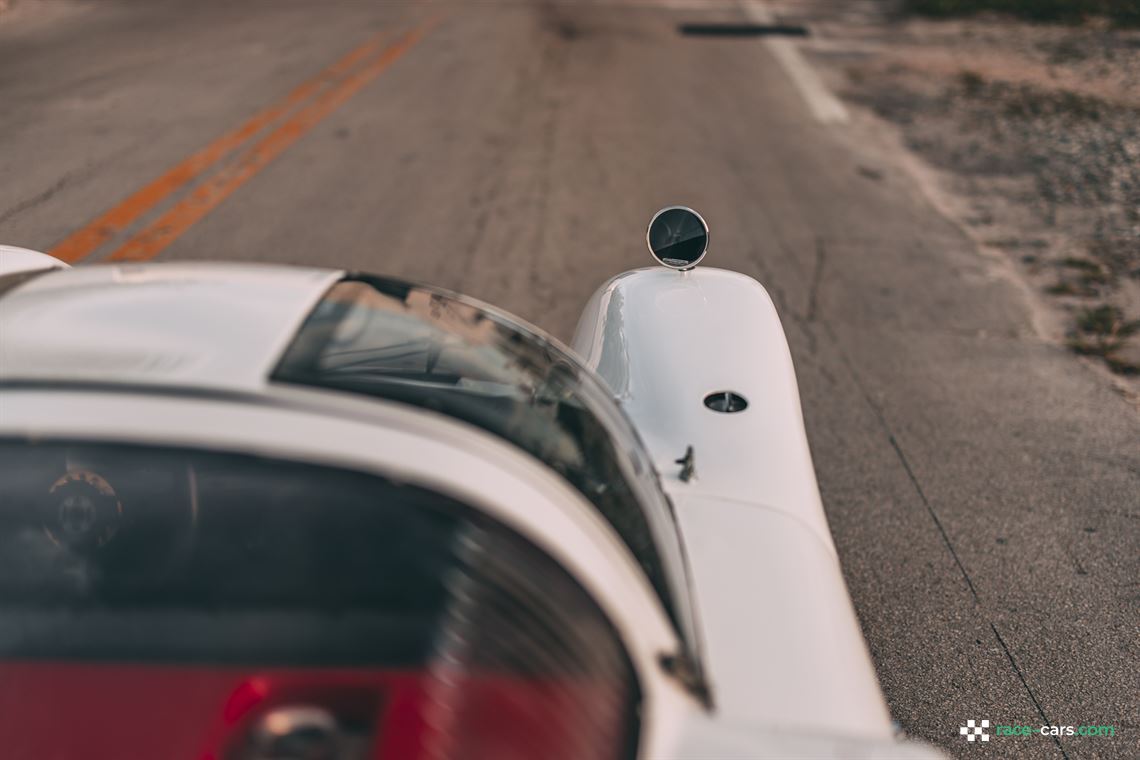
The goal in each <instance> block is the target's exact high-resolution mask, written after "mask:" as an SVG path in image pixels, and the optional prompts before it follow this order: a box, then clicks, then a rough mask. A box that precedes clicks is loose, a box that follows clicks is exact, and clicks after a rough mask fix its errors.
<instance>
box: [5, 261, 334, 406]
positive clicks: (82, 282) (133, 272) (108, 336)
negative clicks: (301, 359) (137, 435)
mask: <svg viewBox="0 0 1140 760" xmlns="http://www.w3.org/2000/svg"><path fill="white" fill-rule="evenodd" d="M341 276H342V273H341V272H339V271H333V270H322V269H305V268H300V267H287V266H268V265H263V266H258V265H236V264H161V265H146V264H128V265H121V266H91V267H81V268H75V269H60V270H54V271H51V272H46V273H44V274H42V275H39V276H37V277H34V278H32V279H30V280H27V281H25V282H23V283H22V284H20V285H19V286H17V287H15V288H13V289H11V290H10V291H8V292H7V293H5V294H4V295H3V296H0V380H45V381H67V382H101V383H102V382H109V383H115V384H134V385H163V386H183V387H195V388H210V389H225V390H236V391H256V390H258V389H260V388H262V387H264V385H265V382H266V378H267V376H268V374H269V373H270V371H271V369H272V367H273V365H274V363H275V362H276V360H277V359H278V358H279V357H280V354H281V353H282V352H283V351H284V349H285V347H286V346H287V345H288V343H289V340H290V338H291V337H292V336H293V334H294V333H295V332H296V329H297V327H298V325H299V324H300V323H301V322H302V321H303V320H304V318H305V316H306V315H307V314H308V313H309V311H310V310H311V309H312V308H313V305H314V304H315V303H316V302H317V300H318V299H319V298H320V296H321V295H322V294H323V293H324V292H325V291H326V290H327V289H328V288H329V287H330V286H331V285H332V284H333V283H334V282H335V281H336V280H337V279H338V278H340V277H341Z"/></svg>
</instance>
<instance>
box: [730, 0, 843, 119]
mask: <svg viewBox="0 0 1140 760" xmlns="http://www.w3.org/2000/svg"><path fill="white" fill-rule="evenodd" d="M740 5H741V8H742V9H743V11H744V14H745V15H746V16H748V18H749V20H751V21H753V22H754V23H757V24H772V23H775V20H776V17H775V16H774V15H772V11H771V10H769V8H768V6H767V5H766V4H765V3H764V2H762V0H740ZM764 44H765V45H767V46H768V49H769V50H770V51H771V52H772V55H773V57H775V59H776V60H777V61H779V62H780V65H781V66H783V67H784V71H785V72H786V73H787V75H788V78H789V79H791V80H792V82H793V83H794V84H795V85H796V87H797V88H798V89H799V91H800V95H802V96H803V99H804V100H805V101H806V102H807V105H808V108H809V109H811V112H812V115H813V116H815V118H816V121H819V122H820V123H822V124H846V123H847V122H848V121H850V119H851V116H850V114H848V113H847V108H846V107H844V105H843V104H842V103H840V102H839V98H837V97H835V96H834V95H832V94H831V91H830V90H828V89H827V86H826V85H825V84H824V83H823V80H821V79H820V78H819V74H817V73H815V69H813V68H812V67H811V64H809V63H808V62H807V61H805V60H804V57H803V55H801V54H800V51H799V48H797V47H796V46H795V44H794V43H793V42H792V41H791V40H789V39H785V38H783V37H766V38H765V39H764Z"/></svg>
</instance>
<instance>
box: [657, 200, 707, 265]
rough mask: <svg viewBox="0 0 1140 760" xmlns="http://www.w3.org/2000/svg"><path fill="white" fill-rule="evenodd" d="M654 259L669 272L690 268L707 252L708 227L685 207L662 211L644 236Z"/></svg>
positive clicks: (699, 216) (699, 217)
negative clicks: (669, 270)
mask: <svg viewBox="0 0 1140 760" xmlns="http://www.w3.org/2000/svg"><path fill="white" fill-rule="evenodd" d="M645 239H646V241H647V242H648V243H649V251H650V253H652V254H653V258H655V259H657V261H659V262H661V263H662V264H664V265H665V266H667V267H669V268H670V269H680V270H682V271H683V270H685V269H692V268H693V267H695V266H696V265H697V264H699V263H700V261H701V259H703V258H704V257H705V253H706V252H707V251H708V249H709V226H708V225H707V224H705V220H704V219H702V218H701V215H700V214H698V213H697V212H696V211H693V210H692V209H691V208H686V207H685V206H670V207H669V208H663V209H661V210H660V211H658V212H657V214H656V215H655V216H654V217H653V221H651V222H650V223H649V232H648V233H647V234H646V236H645Z"/></svg>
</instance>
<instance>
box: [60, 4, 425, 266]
mask: <svg viewBox="0 0 1140 760" xmlns="http://www.w3.org/2000/svg"><path fill="white" fill-rule="evenodd" d="M437 23H438V20H432V21H429V22H428V23H426V24H424V25H423V26H420V27H418V28H416V29H414V30H412V31H411V32H408V33H407V34H405V35H403V36H402V37H400V38H399V39H397V40H396V41H395V42H394V43H392V44H391V45H389V46H387V47H383V45H382V43H383V38H385V37H387V35H386V34H383V35H378V36H377V37H374V38H372V39H370V40H369V41H367V42H365V43H364V44H363V45H361V46H360V47H358V48H356V49H354V50H352V51H351V52H349V53H348V54H347V55H345V56H344V57H343V58H341V59H340V60H339V61H337V62H336V63H334V64H333V65H331V66H329V67H328V68H326V69H324V70H323V71H321V72H320V73H318V74H317V75H316V76H314V77H312V78H311V79H309V80H308V81H306V82H304V83H302V84H301V85H300V86H298V87H297V88H296V89H294V90H293V91H292V92H290V93H289V94H288V95H286V96H285V97H284V98H282V99H281V100H279V101H277V102H276V103H273V104H271V105H269V106H267V107H266V108H264V109H263V110H261V111H260V112H258V113H257V114H255V115H254V116H253V117H252V118H250V119H249V120H248V121H247V122H245V123H244V124H242V125H241V126H240V127H238V128H237V129H235V130H234V131H232V132H229V133H227V134H225V135H222V136H221V137H219V138H218V139H216V140H214V141H213V142H212V143H210V144H209V145H207V146H205V147H204V148H202V149H201V150H199V151H198V152H196V153H194V154H193V155H191V156H189V157H188V158H186V159H185V160H183V161H182V162H181V163H179V164H177V165H176V166H173V167H171V168H170V169H169V170H168V171H167V172H166V173H165V174H163V175H162V176H161V177H159V178H158V179H156V180H154V181H153V182H151V183H150V184H148V185H146V186H145V187H143V188H142V189H140V190H138V191H137V192H135V193H134V194H132V195H131V196H129V197H128V198H126V199H125V200H123V201H122V202H121V203H119V204H118V205H117V206H115V207H114V208H112V209H110V210H109V211H107V212H105V213H103V214H102V215H101V216H99V217H98V218H96V219H95V220H94V221H92V222H91V223H89V224H87V225H86V226H84V227H83V228H81V229H79V230H77V231H75V232H74V233H72V234H71V235H70V236H68V237H67V239H65V240H63V241H62V242H61V243H59V244H58V245H57V246H55V248H53V249H51V250H50V251H49V253H50V254H51V255H52V256H55V257H56V258H57V259H61V260H63V261H67V262H71V263H74V262H77V261H79V260H81V259H83V258H85V257H87V256H89V255H90V254H91V253H93V252H94V251H95V250H96V249H98V248H99V247H100V246H102V245H104V244H106V243H107V242H109V241H110V240H111V239H112V238H114V237H115V236H116V235H118V234H119V233H120V232H122V231H124V230H126V229H127V228H128V227H130V226H131V225H132V224H134V223H135V222H136V221H137V220H138V219H139V218H140V217H142V216H144V215H145V214H147V213H148V212H150V211H151V210H153V209H154V208H155V207H156V206H158V205H159V204H161V203H162V202H163V201H165V200H166V199H167V198H169V197H170V196H171V195H174V194H175V193H177V192H178V191H180V190H181V189H183V188H184V187H186V186H187V185H189V184H190V183H192V182H194V180H196V179H198V178H199V177H200V176H202V175H203V174H205V173H206V172H208V171H210V170H211V169H213V168H214V167H215V166H217V165H218V164H219V163H220V162H222V160H223V159H225V158H226V157H227V156H229V155H231V154H233V153H234V152H235V151H237V150H238V149H239V148H241V147H243V146H244V145H246V144H247V143H248V142H249V141H250V140H252V139H254V138H255V137H256V136H257V135H258V133H259V132H261V131H262V130H263V129H265V128H267V127H269V126H271V125H273V124H276V123H277V122H279V121H280V120H281V119H282V118H284V117H288V118H285V120H284V121H283V122H281V123H279V124H277V126H276V127H275V128H274V129H273V130H272V131H270V132H269V133H268V134H266V135H265V136H264V137H263V138H261V139H260V140H259V141H257V142H256V143H255V144H254V145H253V146H252V147H251V148H249V149H248V150H247V151H245V152H244V153H242V154H241V155H239V156H237V157H236V158H235V159H234V160H233V161H230V162H229V163H226V164H224V165H223V166H222V167H221V169H220V170H219V171H217V172H216V173H215V174H214V175H213V176H211V177H209V178H208V179H207V180H206V181H205V182H203V183H202V184H201V185H199V186H198V187H196V188H195V189H194V190H193V191H192V192H190V193H189V194H188V195H187V196H186V197H184V198H183V199H181V200H180V201H178V202H177V203H175V204H174V205H173V206H172V207H171V208H169V209H168V210H167V211H166V212H165V213H164V214H162V216H160V217H159V218H158V219H157V220H155V221H154V222H152V223H151V224H150V225H148V226H147V227H146V228H145V229H143V230H142V231H141V232H139V233H137V234H136V235H134V236H133V237H132V238H130V239H129V240H128V241H127V242H125V243H124V244H123V245H122V246H120V247H119V248H118V249H116V250H115V251H114V252H113V253H112V254H111V255H110V256H109V260H111V261H145V260H147V259H152V258H154V257H155V256H157V255H158V254H159V253H160V252H161V251H162V250H163V249H164V248H166V247H167V246H168V245H170V244H171V243H172V242H174V241H175V240H176V239H177V238H178V236H179V235H181V234H182V233H183V232H185V231H186V230H187V229H189V228H190V226H191V225H193V224H194V223H195V222H197V221H198V220H199V219H201V218H202V217H204V216H205V215H206V214H208V213H210V211H212V210H213V209H215V208H217V206H218V204H220V203H221V202H222V201H224V200H225V199H226V198H227V197H229V196H230V195H231V194H232V193H233V192H234V191H235V190H237V189H238V188H239V187H241V186H242V185H244V184H245V183H246V182H248V181H249V180H250V179H251V178H252V177H253V176H255V175H256V174H257V173H258V172H259V171H260V170H261V169H263V168H264V167H265V166H266V165H268V164H269V163H270V162H271V161H273V160H274V159H275V158H277V157H278V156H280V155H281V154H282V153H283V152H284V151H285V150H286V149H287V148H288V147H289V146H291V145H292V144H293V143H295V142H297V140H299V139H301V138H302V137H303V136H304V135H305V134H307V133H308V132H309V131H310V130H311V129H312V128H313V127H315V126H316V125H317V124H319V123H320V122H321V121H322V120H323V119H324V118H325V117H327V116H328V115H329V114H331V113H332V112H333V111H335V110H336V109H337V108H338V107H339V106H341V105H343V104H344V103H345V102H346V101H347V100H349V98H351V97H352V96H353V95H355V94H356V93H357V92H359V91H360V90H361V88H363V87H364V86H365V85H367V84H368V83H369V82H371V81H372V80H373V79H375V78H376V77H377V76H378V75H379V74H380V73H381V72H382V71H384V69H386V68H388V67H389V66H390V65H392V63H393V62H395V61H396V60H397V59H399V58H400V57H401V56H402V55H404V53H406V52H408V50H410V49H411V48H412V47H413V46H414V45H415V44H416V43H417V42H419V41H420V40H421V39H422V38H423V37H424V36H425V35H426V34H427V33H428V32H429V31H431V29H432V28H434V27H435V25H436V24H437ZM294 109H296V110H294Z"/></svg>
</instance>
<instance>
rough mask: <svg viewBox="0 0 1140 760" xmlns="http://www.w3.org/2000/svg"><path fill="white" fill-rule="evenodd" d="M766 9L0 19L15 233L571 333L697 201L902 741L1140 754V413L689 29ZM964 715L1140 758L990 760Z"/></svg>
mask: <svg viewBox="0 0 1140 760" xmlns="http://www.w3.org/2000/svg"><path fill="white" fill-rule="evenodd" d="M27 1H28V0H25V2H27ZM32 1H33V2H35V0H32ZM743 18H744V16H743V14H742V11H741V10H740V9H739V8H737V7H736V5H735V3H733V2H729V3H726V4H720V3H717V2H712V1H711V0H710V2H688V3H686V2H684V1H680V2H679V1H678V0H671V1H670V0H595V1H594V2H569V1H567V2H555V1H554V0H548V1H546V2H543V1H542V0H504V1H502V2H499V1H494V0H480V1H476V0H470V1H468V2H450V3H449V2H428V1H421V2H410V1H409V2H386V3H385V2H365V1H364V0H320V2H316V1H315V0H245V1H239V0H181V1H175V0H97V1H96V0H89V1H87V2H82V1H81V0H80V1H77V2H74V3H71V4H62V3H48V4H42V3H41V4H40V5H39V6H38V7H29V6H25V7H24V9H23V10H19V11H18V12H17V14H16V15H14V16H10V17H9V18H8V19H7V20H5V21H0V241H3V242H5V243H8V244H13V245H22V246H27V247H31V248H37V249H40V250H48V251H54V252H55V253H56V254H57V255H60V256H63V257H66V258H69V259H70V260H73V261H76V262H82V263H95V262H99V261H106V260H109V259H114V260H149V259H158V260H164V261H170V260H191V259H238V260H245V261H277V262H294V263H299V264H316V265H329V266H337V267H349V268H359V269H365V270H373V271H377V272H382V273H390V274H395V275H402V276H407V277H412V278H416V279H421V280H426V281H430V282H433V283H437V284H440V285H444V286H447V287H450V288H454V289H457V290H461V291H464V292H467V293H470V294H472V295H474V296H477V297H480V298H483V299H486V300H489V301H491V302H494V303H496V304H498V305H501V306H503V307H505V308H507V309H510V310H512V311H514V312H516V313H518V314H520V315H522V316H523V317H525V318H528V319H530V320H532V321H534V322H536V323H538V324H539V325H540V326H542V327H545V328H546V329H548V330H550V331H552V332H553V333H555V334H556V335H558V336H560V337H562V338H568V337H569V335H570V333H571V331H572V330H573V327H574V324H575V320H576V318H577V313H578V310H579V309H580V308H581V307H582V305H583V304H584V302H585V300H586V298H587V296H588V295H589V293H590V292H591V291H592V289H593V288H594V287H595V286H597V285H598V284H599V283H601V282H602V281H603V280H604V279H605V278H607V277H608V276H610V275H612V274H614V273H617V272H619V271H621V270H624V269H627V268H631V267H637V266H643V265H647V264H648V263H650V262H649V258H648V254H647V252H646V250H645V247H644V229H645V225H646V223H647V221H648V219H649V217H650V216H651V214H652V213H653V212H654V211H655V210H656V209H657V208H659V207H661V206H664V205H669V204H673V203H684V204H688V205H691V206H693V207H695V208H697V209H698V210H700V211H701V212H702V213H703V214H704V215H705V217H706V218H707V219H708V220H709V222H710V225H711V226H712V230H713V236H712V248H711V251H710V254H709V256H708V259H707V260H706V264H707V265H709V266H721V267H726V268H730V269H736V270H740V271H742V272H745V273H747V274H750V275H752V276H754V277H756V278H758V279H759V280H760V281H761V282H763V283H764V284H765V285H766V286H767V287H768V288H769V290H770V292H771V293H772V294H773V297H774V298H775V300H776V302H777V305H778V307H779V309H780V311H781V314H782V316H783V319H784V324H785V328H786V330H787V332H788V337H789V340H790V342H791V346H792V351H793V354H794V356H795V359H796V365H797V371H798V376H799V381H800V387H801V391H802V394H803V407H804V414H805V416H806V420H807V425H808V432H809V435H810V439H811V444H812V447H813V451H814V455H815V462H816V467H817V469H818V472H819V479H820V486H821V490H822V492H823V497H824V502H825V504H826V508H827V511H828V514H829V517H830V519H831V523H832V528H833V531H834V533H835V538H836V543H837V545H838V548H839V552H840V555H841V559H842V561H843V566H844V571H845V573H846V576H847V579H848V582H849V584H850V587H851V593H852V596H853V598H854V602H855V606H856V609H857V610H858V613H859V616H860V620H861V622H862V625H863V628H864V630H865V633H866V637H867V640H868V643H869V645H870V648H871V651H872V654H873V656H874V660H875V663H876V666H877V668H878V672H879V675H880V678H881V681H882V684H883V688H884V690H885V692H886V695H887V698H888V700H889V703H890V707H891V710H892V712H893V714H894V716H895V718H896V720H898V722H899V723H900V724H901V726H902V728H903V729H904V730H905V731H907V732H908V733H909V734H911V735H913V736H916V737H919V738H922V739H926V740H929V741H931V742H934V743H936V744H939V745H942V746H944V747H946V748H947V749H949V750H950V751H951V752H953V753H954V754H960V755H961V756H963V757H972V756H975V755H977V756H999V755H1010V756H1012V755H1017V756H1027V757H1060V756H1062V755H1063V754H1064V755H1066V756H1068V757H1071V758H1076V757H1137V756H1140V698H1138V695H1140V651H1138V646H1140V645H1138V639H1140V611H1138V609H1140V418H1138V416H1137V414H1136V411H1135V409H1134V408H1133V407H1132V406H1131V405H1130V404H1129V403H1128V402H1127V401H1126V400H1125V399H1123V398H1121V397H1120V396H1119V395H1118V394H1117V393H1115V392H1114V391H1113V390H1112V389H1111V388H1110V386H1109V385H1108V384H1107V383H1106V382H1105V380H1104V379H1103V378H1102V377H1101V376H1100V375H1098V374H1097V373H1096V372H1094V371H1093V370H1091V369H1090V368H1089V367H1087V366H1085V365H1083V364H1081V363H1080V362H1079V361H1078V360H1076V359H1074V358H1073V357H1072V356H1070V355H1069V354H1068V353H1066V352H1065V351H1064V350H1063V349H1061V348H1059V347H1056V346H1053V345H1050V344H1047V343H1045V342H1043V341H1041V340H1039V339H1038V338H1037V337H1036V336H1035V332H1034V330H1033V328H1032V324H1031V318H1030V310H1029V308H1028V306H1027V303H1026V301H1025V298H1024V294H1023V292H1022V291H1021V290H1020V289H1019V288H1018V287H1016V286H1015V285H1014V284H1012V283H1011V282H1010V281H1009V279H1008V278H1006V277H1004V276H1003V275H1002V269H1001V267H1000V266H998V265H997V264H995V262H993V261H990V260H987V259H986V258H984V257H983V256H981V255H980V254H979V253H977V252H976V251H975V250H974V249H973V247H972V246H971V245H970V243H969V241H968V240H967V238H966V237H965V236H964V235H963V234H962V232H961V231H960V230H959V229H958V228H957V227H956V226H955V225H954V224H952V223H950V222H949V221H948V220H946V219H945V218H943V217H941V216H940V215H939V214H938V213H937V212H936V211H935V210H933V208H932V207H931V206H930V205H929V204H928V203H927V202H926V201H925V200H924V199H923V196H922V195H921V193H920V192H919V191H918V189H917V188H916V187H915V186H914V184H913V183H912V182H911V181H910V180H909V179H908V178H907V175H906V174H905V173H903V172H901V171H898V170H896V169H895V168H894V167H893V166H891V165H890V164H889V163H887V164H880V165H878V168H877V169H875V170H874V171H867V169H866V163H867V162H868V161H869V160H874V158H873V157H869V156H868V155H866V154H865V149H864V147H863V146H861V145H860V141H859V140H857V139H853V137H852V132H851V130H850V129H849V128H848V127H845V126H844V125H834V124H832V125H829V124H823V123H821V122H820V121H819V120H817V119H816V118H815V117H814V116H813V113H812V111H811V110H810V109H809V107H808V104H807V101H805V99H804V98H803V97H802V94H801V92H800V90H799V89H797V87H796V86H795V84H794V83H793V79H792V78H791V77H789V75H788V73H787V71H786V70H785V69H784V68H783V67H781V66H780V65H778V63H777V60H776V58H775V57H774V56H773V54H772V50H771V48H770V47H768V46H767V45H766V44H765V43H764V42H762V41H761V40H759V39H755V38H724V37H715V38H701V37H690V36H683V35H681V34H679V33H678V24H681V23H684V22H715V21H731V20H737V21H739V20H743ZM677 350H678V351H684V346H678V347H677ZM741 350H748V347H747V346H742V347H741ZM747 582H750V583H782V582H785V579H779V578H773V579H764V578H755V579H748V580H747ZM742 603H746V600H742ZM779 614H780V611H779V610H771V615H772V617H773V618H774V619H775V618H778V616H779ZM776 656H778V655H776ZM757 688H758V689H762V688H765V685H764V684H757ZM971 718H973V719H982V718H985V719H989V720H990V721H991V723H994V724H1027V725H1032V726H1040V725H1042V724H1062V725H1081V724H1104V725H1114V726H1115V727H1116V730H1117V736H1116V737H1115V738H1113V739H1106V738H1079V737H1072V738H1063V739H1061V740H1060V741H1059V742H1057V741H1052V740H1049V739H1043V738H1040V737H1029V738H1016V739H1015V738H1005V739H1003V740H1001V741H997V740H995V741H991V742H990V743H988V744H987V745H980V744H969V745H967V744H966V743H965V742H963V741H962V740H961V738H960V737H959V735H958V728H959V726H961V725H963V724H964V723H965V721H966V720H967V719H971Z"/></svg>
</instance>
